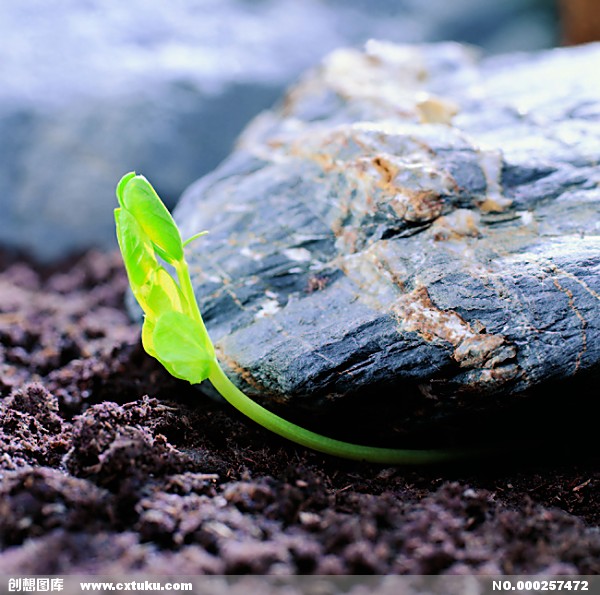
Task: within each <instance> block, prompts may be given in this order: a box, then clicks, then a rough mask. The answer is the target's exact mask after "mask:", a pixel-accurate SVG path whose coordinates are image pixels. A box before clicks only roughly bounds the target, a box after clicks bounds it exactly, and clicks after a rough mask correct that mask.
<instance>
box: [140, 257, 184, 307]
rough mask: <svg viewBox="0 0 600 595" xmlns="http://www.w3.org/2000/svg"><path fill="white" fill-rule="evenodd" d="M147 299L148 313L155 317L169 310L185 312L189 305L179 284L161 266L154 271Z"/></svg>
mask: <svg viewBox="0 0 600 595" xmlns="http://www.w3.org/2000/svg"><path fill="white" fill-rule="evenodd" d="M145 300H146V304H147V308H148V312H147V314H151V315H152V317H153V318H154V319H157V318H158V317H159V316H160V315H161V314H165V313H167V312H181V313H185V310H186V306H187V302H186V301H185V298H184V297H183V294H182V293H181V289H180V288H179V285H177V283H176V282H175V279H173V277H171V275H170V274H169V273H168V272H167V270H166V269H165V268H163V267H161V266H159V267H158V268H157V269H156V270H155V271H154V275H153V276H152V279H151V281H150V288H149V291H148V293H147V294H146V295H145Z"/></svg>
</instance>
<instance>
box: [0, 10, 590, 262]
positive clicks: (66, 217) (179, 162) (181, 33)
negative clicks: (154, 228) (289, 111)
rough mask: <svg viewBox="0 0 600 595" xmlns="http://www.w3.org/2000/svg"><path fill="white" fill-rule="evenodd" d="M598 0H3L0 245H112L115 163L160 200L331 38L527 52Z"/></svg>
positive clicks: (573, 27) (585, 36)
mask: <svg viewBox="0 0 600 595" xmlns="http://www.w3.org/2000/svg"><path fill="white" fill-rule="evenodd" d="M596 2H597V0H565V6H564V7H563V8H562V10H561V7H560V6H559V5H558V4H557V1H556V0H503V1H498V0H452V1H450V2H449V1H448V0H397V1H392V0H170V1H169V2H164V1H159V0H128V1H127V2H121V1H117V0H19V1H18V2H3V3H2V4H1V6H0V208H1V210H0V212H1V213H2V215H0V247H2V248H4V249H6V248H9V249H14V250H20V251H21V250H22V251H25V252H26V253H29V254H31V255H33V256H34V257H35V258H37V259H40V260H43V261H49V260H52V259H56V258H58V257H61V256H64V255H66V254H68V253H70V252H73V251H80V250H83V249H85V248H87V247H89V246H98V247H111V246H114V245H115V240H114V230H113V220H112V209H113V208H114V206H115V202H116V199H115V197H114V186H115V184H116V182H117V180H118V179H119V177H120V176H121V175H122V174H123V173H125V172H127V171H130V170H136V171H138V172H140V173H143V174H145V175H147V176H148V177H149V178H151V180H152V182H153V184H154V185H155V187H156V188H157V190H158V192H159V193H160V194H161V195H162V196H163V197H164V198H165V199H166V201H167V202H168V203H169V204H170V205H171V206H172V205H173V204H174V203H175V202H176V200H177V198H178V197H179V195H180V194H181V192H182V191H183V190H184V188H185V187H186V186H187V185H188V184H190V183H191V182H193V181H194V180H195V179H197V178H198V177H200V176H202V175H203V174H205V173H207V172H208V171H210V170H212V169H213V168H214V167H215V166H216V165H217V164H218V163H219V162H220V161H221V160H222V159H223V158H224V157H225V156H226V155H227V154H228V152H229V151H230V150H231V147H232V145H233V143H234V141H235V138H236V136H237V135H238V133H239V132H240V131H241V129H242V128H243V127H244V125H245V124H246V123H247V122H248V121H249V120H250V119H251V118H252V117H253V116H254V115H256V114H257V113H258V112H260V111H261V110H263V109H266V108H268V107H269V106H270V105H272V104H273V102H275V101H276V100H277V98H278V97H280V96H281V94H282V92H283V90H284V89H285V87H286V86H287V85H289V84H290V83H291V82H292V81H294V80H295V79H296V78H297V77H298V76H299V75H300V74H301V73H302V71H303V70H305V69H306V68H308V67H310V66H312V65H315V64H317V63H318V62H319V60H320V59H321V58H322V57H323V56H324V55H325V54H327V53H328V52H329V51H331V50H333V49H334V48H337V47H341V46H348V45H355V46H356V45H361V44H363V43H364V42H365V41H366V40H367V39H369V38H380V39H386V40H390V41H395V42H399V43H422V42H435V41H441V40H456V41H461V42H466V43H469V44H474V45H476V46H479V47H481V48H482V52H484V53H500V52H512V51H532V50H539V49H542V48H549V47H552V46H555V45H558V44H561V43H565V42H567V43H577V42H582V41H588V40H589V39H590V38H594V35H595V34H596V33H595V31H596V30H597V27H598V23H597V22H596V23H595V24H594V19H598V17H597V15H596V12H597V10H595V6H594V4H595V3H596ZM596 5H597V4H596ZM586 14H587V16H585V15H586ZM582 15H583V16H582ZM594 15H596V16H594ZM595 27H596V29H595Z"/></svg>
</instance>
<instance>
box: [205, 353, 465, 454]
mask: <svg viewBox="0 0 600 595" xmlns="http://www.w3.org/2000/svg"><path fill="white" fill-rule="evenodd" d="M208 379H209V380H210V381H211V383H212V385H213V386H214V387H215V388H216V389H217V391H219V393H220V394H221V395H222V396H223V398H224V399H225V400H226V401H228V402H229V403H230V404H231V405H233V406H234V407H235V408H236V409H238V410H239V411H241V412H242V413H243V414H244V415H246V416H247V417H249V418H250V419H251V420H253V421H255V422H256V423H257V424H259V425H261V426H263V427H264V428H267V429H268V430H271V431H272V432H275V434H279V436H282V437H283V438H287V439H288V440H291V441H292V442H296V443H297V444H301V445H302V446H306V447H308V448H312V449H313V450H318V451H319V452H323V453H325V454H328V455H334V456H336V457H342V458H345V459H353V460H356V461H369V462H372V463H387V464H391V465H422V464H424V463H441V462H445V461H456V460H458V459H463V458H467V457H472V456H473V455H474V452H473V451H472V450H459V449H431V450H410V449H396V448H379V447H375V446H363V445H361V444H352V443H350V442H343V441H341V440H335V439H333V438H328V437H327V436H323V435H321V434H317V433H316V432H311V431H310V430H307V429H305V428H302V427H300V426H297V425H296V424H294V423H291V422H289V421H287V420H285V419H283V418H282V417H279V416H278V415H276V414H275V413H272V412H271V411H269V410H268V409H265V408H264V407H262V406H261V405H259V404H258V403H256V402H254V401H253V400H252V399H250V398H249V397H247V396H246V395H245V394H244V393H243V392H242V391H241V390H240V389H239V388H237V387H236V386H235V385H234V384H233V382H231V380H229V378H228V377H227V375H226V374H225V372H223V369H222V368H221V366H220V365H219V363H218V362H217V361H216V360H215V362H214V367H213V369H212V370H211V373H210V375H209V377H208ZM475 454H477V453H475Z"/></svg>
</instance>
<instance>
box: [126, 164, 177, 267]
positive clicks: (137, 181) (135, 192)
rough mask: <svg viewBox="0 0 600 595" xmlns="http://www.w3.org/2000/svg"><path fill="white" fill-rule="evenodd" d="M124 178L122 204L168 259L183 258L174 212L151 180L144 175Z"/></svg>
mask: <svg viewBox="0 0 600 595" xmlns="http://www.w3.org/2000/svg"><path fill="white" fill-rule="evenodd" d="M128 175H129V174H128ZM125 178H127V176H125ZM125 178H124V179H123V180H125ZM123 180H121V182H122V183H123V185H122V186H121V183H120V184H119V186H120V192H121V202H122V205H123V208H125V209H127V211H129V212H130V213H131V214H132V215H133V216H134V217H135V219H136V220H137V222H138V223H139V225H140V227H141V228H142V229H143V230H144V231H145V232H146V235H147V236H148V237H149V238H150V240H151V241H152V243H153V244H154V245H155V246H156V248H157V250H158V251H159V253H160V255H161V256H162V257H163V258H165V260H167V261H169V262H175V261H179V260H181V259H182V258H183V242H182V241H181V234H180V233H179V229H178V228H177V225H176V224H175V221H174V220H173V217H171V213H169V211H168V209H167V207H165V205H164V204H163V202H162V201H161V200H160V198H159V196H158V194H156V192H155V191H154V188H152V186H151V185H150V182H148V180H146V178H144V176H134V177H129V178H127V179H126V180H125V181H123ZM118 191H119V190H118Z"/></svg>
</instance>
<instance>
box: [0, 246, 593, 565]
mask: <svg viewBox="0 0 600 595" xmlns="http://www.w3.org/2000/svg"><path fill="white" fill-rule="evenodd" d="M0 267H1V268H0V270H2V271H3V272H2V273H1V274H0V396H1V400H0V573H4V574H16V573H20V574H25V573H27V574H29V573H49V574H71V573H76V572H93V573H102V574H113V573H121V572H128V571H133V570H136V571H149V572H153V573H177V574H202V573H261V574H266V573H287V574H295V573H302V574H307V573H308V574H310V573H320V574H353V573H354V574H369V573H380V574H383V573H411V574H436V573H497V574H502V573H507V574H514V573H524V574H528V573H540V572H543V573H548V574H562V573H583V574H596V573H598V572H600V531H599V529H598V521H599V520H600V497H599V496H598V486H599V485H600V474H599V472H598V465H597V457H596V455H597V452H592V453H590V446H589V444H588V445H587V446H586V447H585V449H581V448H579V449H573V450H570V449H566V451H565V448H563V447H566V446H568V443H569V442H570V441H571V440H572V437H573V435H572V434H568V435H566V436H563V435H562V434H556V433H555V434H554V438H553V439H552V440H554V441H555V442H558V443H560V446H561V448H560V449H554V450H549V451H548V452H550V454H549V455H544V452H546V451H545V450H544V449H540V450H538V451H536V452H535V453H534V454H533V456H530V457H528V459H527V460H526V461H525V460H522V459H523V457H522V453H520V452H519V451H517V452H516V453H513V454H512V455H511V456H507V457H506V458H503V457H495V458H494V459H489V460H487V462H486V461H484V462H479V463H475V462H472V463H471V462H467V463H466V464H463V465H462V466H461V467H456V466H454V467H448V466H447V467H436V468H422V469H406V468H384V467H381V466H377V465H366V464H357V463H351V462H346V461H339V460H335V459H332V458H328V457H324V456H322V455H319V454H317V453H314V452H310V451H307V450H304V449H302V448H300V447H296V446H294V445H292V444H289V443H287V442H285V441H283V440H280V439H279V438H277V437H274V436H272V435H270V434H269V433H268V432H266V431H263V430H262V429H261V428H258V427H256V426H254V425H253V424H252V423H251V422H248V421H247V420H245V419H244V418H242V417H240V416H239V415H238V414H237V413H236V412H235V411H233V410H231V408H229V407H227V406H224V405H221V404H219V403H217V402H214V401H212V400H210V399H208V398H207V397H205V396H203V395H202V394H200V393H199V391H198V390H197V389H194V388H192V387H190V386H189V385H186V384H185V383H182V382H179V381H176V380H174V379H172V378H171V377H170V376H169V375H168V374H167V373H166V372H164V371H163V370H162V368H161V367H160V366H159V365H158V364H156V363H155V362H154V361H153V360H152V359H151V358H149V357H148V356H146V355H145V354H144V352H143V351H142V350H141V348H140V345H139V339H138V337H139V329H138V328H137V326H136V325H133V324H131V323H130V321H129V319H128V317H127V315H126V312H125V309H124V306H123V297H124V291H125V288H126V280H125V278H124V274H123V272H122V269H121V264H120V260H119V258H118V257H117V256H116V255H102V254H98V253H90V254H87V255H85V256H84V257H82V258H80V259H78V260H75V261H72V262H70V263H64V264H63V265H62V266H61V267H57V268H55V269H54V270H43V269H41V268H39V267H33V266H31V265H29V264H28V263H27V262H26V261H25V260H20V259H17V258H10V257H9V256H7V255H3V256H2V257H1V258H0ZM507 432H508V433H509V434H510V432H511V428H507ZM552 432H556V428H554V429H553V428H546V429H545V435H546V437H547V438H548V436H552ZM552 440H550V441H549V442H548V443H547V444H546V446H549V445H550V446H551V444H552ZM594 440H595V438H594ZM590 443H591V444H593V445H595V442H594V441H591V442H590ZM559 452H562V456H560V457H557V453H559Z"/></svg>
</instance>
